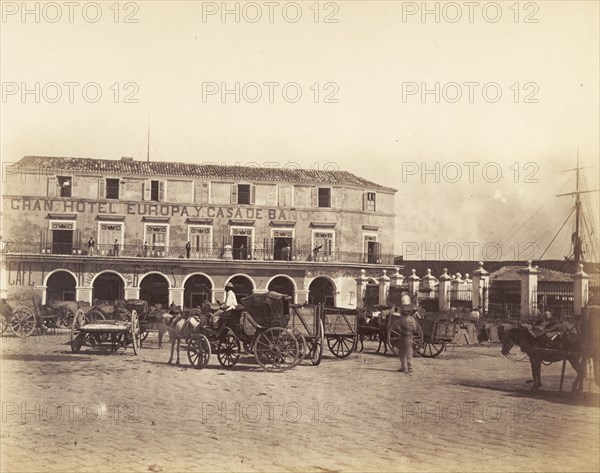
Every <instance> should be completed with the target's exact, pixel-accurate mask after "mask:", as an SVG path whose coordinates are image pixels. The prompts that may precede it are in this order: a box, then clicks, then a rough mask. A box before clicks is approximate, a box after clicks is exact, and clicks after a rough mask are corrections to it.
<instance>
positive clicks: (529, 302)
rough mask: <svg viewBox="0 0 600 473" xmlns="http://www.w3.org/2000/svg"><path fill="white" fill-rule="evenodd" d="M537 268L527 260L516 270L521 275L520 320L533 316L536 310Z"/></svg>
mask: <svg viewBox="0 0 600 473" xmlns="http://www.w3.org/2000/svg"><path fill="white" fill-rule="evenodd" d="M538 272H539V271H538V270H537V269H536V268H533V267H532V266H531V260H528V261H527V267H526V268H523V269H520V270H518V271H517V273H518V274H519V276H520V277H521V317H520V318H521V320H523V319H528V318H531V317H533V315H534V310H537V300H534V299H536V295H537V285H538Z"/></svg>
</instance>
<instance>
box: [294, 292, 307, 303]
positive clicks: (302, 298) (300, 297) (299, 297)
mask: <svg viewBox="0 0 600 473" xmlns="http://www.w3.org/2000/svg"><path fill="white" fill-rule="evenodd" d="M294 299H295V301H294V303H295V304H308V290H307V289H298V290H297V291H296V292H295V293H294Z"/></svg>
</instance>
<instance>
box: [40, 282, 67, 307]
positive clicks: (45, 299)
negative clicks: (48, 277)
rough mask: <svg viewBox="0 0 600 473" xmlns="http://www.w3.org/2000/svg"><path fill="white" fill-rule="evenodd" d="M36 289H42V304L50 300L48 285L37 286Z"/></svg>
mask: <svg viewBox="0 0 600 473" xmlns="http://www.w3.org/2000/svg"><path fill="white" fill-rule="evenodd" d="M35 289H36V290H37V291H41V293H42V302H41V304H42V305H46V303H47V302H48V292H47V291H46V289H48V286H35ZM76 294H77V293H76Z"/></svg>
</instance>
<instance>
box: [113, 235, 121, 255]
mask: <svg viewBox="0 0 600 473" xmlns="http://www.w3.org/2000/svg"><path fill="white" fill-rule="evenodd" d="M119 251H120V249H119V240H117V239H116V238H115V244H114V245H113V255H114V256H119Z"/></svg>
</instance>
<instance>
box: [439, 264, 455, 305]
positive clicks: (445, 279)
mask: <svg viewBox="0 0 600 473" xmlns="http://www.w3.org/2000/svg"><path fill="white" fill-rule="evenodd" d="M451 281H452V277H451V276H450V275H449V274H448V269H447V268H444V272H443V273H442V275H441V276H440V282H439V284H438V297H439V310H440V312H449V311H450V284H451Z"/></svg>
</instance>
